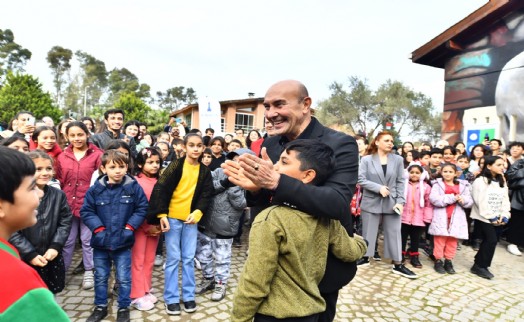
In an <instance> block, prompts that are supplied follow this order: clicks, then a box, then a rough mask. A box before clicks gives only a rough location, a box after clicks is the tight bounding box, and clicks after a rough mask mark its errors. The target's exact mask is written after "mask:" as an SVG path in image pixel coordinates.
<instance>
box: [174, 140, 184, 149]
mask: <svg viewBox="0 0 524 322" xmlns="http://www.w3.org/2000/svg"><path fill="white" fill-rule="evenodd" d="M179 144H184V140H182V139H180V138H174V139H173V141H171V146H172V147H175V146H177V145H179Z"/></svg>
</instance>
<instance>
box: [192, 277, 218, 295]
mask: <svg viewBox="0 0 524 322" xmlns="http://www.w3.org/2000/svg"><path fill="white" fill-rule="evenodd" d="M214 288H215V278H213V277H212V278H209V279H208V278H204V279H203V280H202V282H200V284H198V285H197V287H196V289H195V294H203V293H205V292H207V291H211V290H213V289H214Z"/></svg>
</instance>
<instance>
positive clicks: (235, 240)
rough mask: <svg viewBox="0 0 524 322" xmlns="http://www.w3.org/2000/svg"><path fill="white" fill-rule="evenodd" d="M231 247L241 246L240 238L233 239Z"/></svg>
mask: <svg viewBox="0 0 524 322" xmlns="http://www.w3.org/2000/svg"><path fill="white" fill-rule="evenodd" d="M233 247H236V248H240V247H242V242H241V241H240V239H236V238H235V239H233Z"/></svg>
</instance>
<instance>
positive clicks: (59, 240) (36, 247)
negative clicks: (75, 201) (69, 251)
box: [9, 186, 73, 262]
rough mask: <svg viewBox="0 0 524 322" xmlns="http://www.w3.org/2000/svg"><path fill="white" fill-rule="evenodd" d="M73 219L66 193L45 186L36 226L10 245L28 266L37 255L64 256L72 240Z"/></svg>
mask: <svg viewBox="0 0 524 322" xmlns="http://www.w3.org/2000/svg"><path fill="white" fill-rule="evenodd" d="M72 218H73V215H72V214H71V210H69V205H68V204H67V198H66V195H65V193H64V192H63V191H62V190H59V189H56V188H53V187H50V186H45V188H44V197H43V198H42V201H40V205H39V206H38V215H37V216H36V219H37V221H36V224H35V225H34V226H32V227H29V228H26V229H23V230H20V231H17V232H16V233H15V234H14V235H13V236H11V238H10V239H9V242H10V243H11V244H13V245H14V246H15V247H16V249H18V252H19V253H20V256H21V257H22V259H23V260H24V261H26V262H30V261H31V260H32V259H33V258H35V257H36V256H37V255H44V254H45V252H46V251H47V250H48V249H50V248H52V249H55V250H57V251H58V252H61V251H62V248H63V247H64V244H65V242H66V240H67V238H68V237H69V231H70V230H71V221H72Z"/></svg>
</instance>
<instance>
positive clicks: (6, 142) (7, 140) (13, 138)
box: [0, 135, 29, 150]
mask: <svg viewBox="0 0 524 322" xmlns="http://www.w3.org/2000/svg"><path fill="white" fill-rule="evenodd" d="M16 141H21V142H24V143H25V144H26V145H27V149H28V150H29V142H27V141H26V140H25V139H24V138H21V137H19V136H16V135H15V136H10V137H8V138H5V139H3V140H2V141H0V146H10V145H11V144H13V143H15V142H16Z"/></svg>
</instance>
